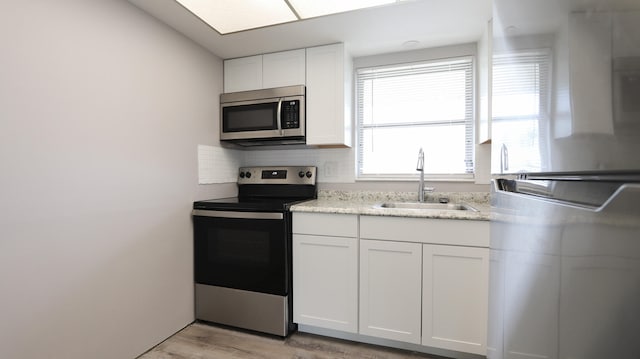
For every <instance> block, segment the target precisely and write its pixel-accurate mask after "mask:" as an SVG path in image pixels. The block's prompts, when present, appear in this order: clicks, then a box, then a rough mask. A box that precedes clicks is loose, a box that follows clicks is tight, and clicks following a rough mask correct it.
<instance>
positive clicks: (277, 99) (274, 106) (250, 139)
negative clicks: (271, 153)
mask: <svg viewBox="0 0 640 359" xmlns="http://www.w3.org/2000/svg"><path fill="white" fill-rule="evenodd" d="M220 119H221V120H220V141H222V142H227V143H233V144H236V145H240V146H258V145H282V144H304V143H305V87H304V86H303V85H299V86H288V87H277V88H270V89H264V90H255V91H243V92H233V93H224V94H221V95H220Z"/></svg>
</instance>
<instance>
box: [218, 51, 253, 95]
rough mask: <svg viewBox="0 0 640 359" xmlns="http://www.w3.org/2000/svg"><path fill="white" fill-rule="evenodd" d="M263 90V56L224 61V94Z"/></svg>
mask: <svg viewBox="0 0 640 359" xmlns="http://www.w3.org/2000/svg"><path fill="white" fill-rule="evenodd" d="M261 88H262V55H256V56H249V57H240V58H237V59H230V60H224V92H237V91H249V90H259V89H261Z"/></svg>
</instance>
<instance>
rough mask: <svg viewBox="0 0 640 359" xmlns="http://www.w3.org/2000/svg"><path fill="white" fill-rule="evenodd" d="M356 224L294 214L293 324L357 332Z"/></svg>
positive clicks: (342, 218) (352, 219)
mask: <svg viewBox="0 0 640 359" xmlns="http://www.w3.org/2000/svg"><path fill="white" fill-rule="evenodd" d="M357 223H358V222H357V217H356V216H348V215H333V214H313V213H294V234H293V321H294V322H296V323H298V324H306V325H312V326H316V327H320V328H326V329H334V330H340V331H343V332H349V333H357V332H358V239H357V237H356V235H357V230H358V228H357V225H358V224H357ZM320 232H322V233H324V235H318V233H320ZM304 233H310V234H304ZM327 234H330V235H327Z"/></svg>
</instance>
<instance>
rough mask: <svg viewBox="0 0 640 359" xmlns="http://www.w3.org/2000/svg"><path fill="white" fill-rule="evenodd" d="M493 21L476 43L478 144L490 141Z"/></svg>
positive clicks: (490, 21)
mask: <svg viewBox="0 0 640 359" xmlns="http://www.w3.org/2000/svg"><path fill="white" fill-rule="evenodd" d="M492 42H493V21H492V20H489V22H488V24H487V27H486V29H485V31H484V33H483V34H482V37H481V38H480V41H479V42H478V70H479V71H478V72H479V74H478V82H479V85H478V87H479V89H480V91H479V97H480V104H479V106H480V108H479V112H480V113H479V116H478V131H477V134H478V143H488V142H489V141H491V80H492V79H491V78H492V77H493V71H492V66H493V46H492Z"/></svg>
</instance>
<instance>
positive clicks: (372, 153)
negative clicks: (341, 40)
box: [356, 57, 473, 178]
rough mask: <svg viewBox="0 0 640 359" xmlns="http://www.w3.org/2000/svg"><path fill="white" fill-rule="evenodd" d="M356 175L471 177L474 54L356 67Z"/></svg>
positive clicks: (371, 176) (372, 176) (381, 176)
mask: <svg viewBox="0 0 640 359" xmlns="http://www.w3.org/2000/svg"><path fill="white" fill-rule="evenodd" d="M356 77H357V78H356V91H357V119H358V161H357V162H358V177H359V178H367V177H369V178H385V177H387V178H409V177H415V176H416V175H417V172H416V163H417V158H418V151H419V149H420V148H423V149H424V153H425V164H424V171H425V174H429V175H430V177H432V178H433V177H443V178H452V177H454V178H455V177H458V178H459V177H462V178H465V177H467V178H471V177H473V60H472V58H470V57H464V58H454V59H447V60H438V61H428V62H420V63H411V64H400V65H393V66H382V67H374V68H362V69H358V70H357V72H356Z"/></svg>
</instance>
